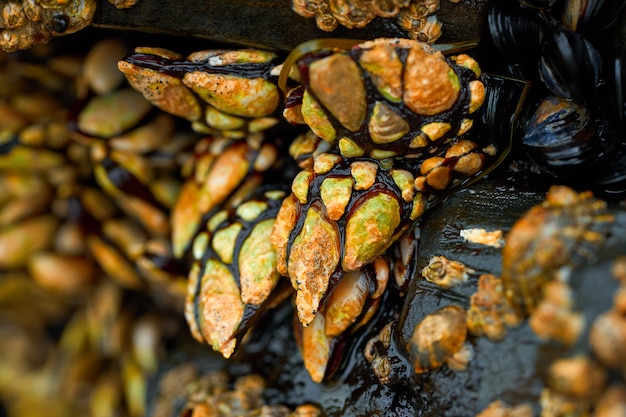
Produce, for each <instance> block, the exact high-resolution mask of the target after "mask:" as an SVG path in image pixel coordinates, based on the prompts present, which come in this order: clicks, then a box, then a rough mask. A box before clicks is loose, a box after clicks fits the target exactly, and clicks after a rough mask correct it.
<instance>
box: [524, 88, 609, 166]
mask: <svg viewBox="0 0 626 417" xmlns="http://www.w3.org/2000/svg"><path fill="white" fill-rule="evenodd" d="M522 143H523V144H524V147H525V149H526V151H527V152H528V154H529V155H530V156H531V157H532V158H533V159H534V160H535V161H536V162H537V163H538V164H539V165H540V167H541V169H543V170H545V171H547V172H549V173H551V174H553V175H557V176H559V175H562V176H565V175H577V174H578V175H579V176H580V175H588V174H589V173H588V172H585V171H584V170H583V168H585V167H589V166H590V165H593V164H594V163H596V162H597V161H598V160H599V157H600V156H601V155H602V154H603V152H602V149H601V145H602V141H601V139H600V137H599V136H598V133H597V128H596V124H595V122H594V121H593V119H592V118H591V115H590V114H589V111H588V110H587V108H586V107H585V106H584V105H582V104H580V103H578V102H575V101H572V100H567V99H563V98H560V97H557V96H548V97H546V98H545V99H544V100H543V101H542V102H541V104H540V105H539V107H538V108H537V110H536V111H535V113H534V114H533V116H532V118H531V119H530V121H529V126H528V128H527V130H526V133H525V135H524V137H523V138H522Z"/></svg>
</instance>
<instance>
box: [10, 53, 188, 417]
mask: <svg viewBox="0 0 626 417" xmlns="http://www.w3.org/2000/svg"><path fill="white" fill-rule="evenodd" d="M66 48H67V44H65V45H58V46H57V47H55V46H54V45H51V46H49V47H48V46H46V47H39V48H38V49H36V50H32V51H27V52H16V53H10V54H8V53H3V54H2V55H1V57H0V62H1V64H0V68H1V70H0V71H1V75H0V138H1V145H0V184H1V186H0V218H1V220H0V288H1V290H0V293H1V296H0V317H1V319H0V328H1V329H2V330H1V331H2V335H3V336H2V338H3V343H2V348H1V351H2V355H1V356H2V359H0V369H1V371H0V375H1V376H0V393H1V394H0V396H1V401H2V404H3V407H4V411H3V412H6V413H7V414H8V415H10V416H24V415H33V414H41V415H50V416H68V415H94V416H113V415H128V416H142V415H143V414H144V412H145V394H146V391H147V387H148V382H147V378H148V377H149V376H150V375H152V374H153V373H154V372H155V371H156V370H157V368H158V366H159V363H160V362H161V361H162V360H163V354H164V351H163V346H164V343H166V341H167V340H173V339H175V338H176V337H179V336H180V335H181V334H183V335H184V334H185V333H184V330H185V329H184V325H183V323H181V320H178V319H176V315H177V314H178V313H179V312H180V310H181V305H182V294H184V276H177V275H176V274H177V273H176V272H175V268H171V269H168V263H167V259H169V258H170V257H169V247H170V244H169V225H168V219H167V212H168V209H167V207H169V206H170V205H171V204H172V203H173V199H174V197H175V196H176V195H177V192H176V190H177V189H178V187H179V185H178V182H179V180H178V179H177V178H176V175H177V174H176V172H177V171H178V170H179V167H180V164H181V163H182V162H183V160H184V159H185V152H184V150H185V149H186V148H188V147H189V146H190V145H191V138H190V137H186V136H185V135H184V134H177V133H175V131H174V120H173V117H171V116H169V115H165V114H160V115H156V114H154V113H153V112H152V109H151V106H150V104H149V103H147V102H145V100H144V99H143V97H141V96H140V95H139V94H137V93H135V92H134V91H132V90H131V89H128V88H126V89H121V87H120V86H121V84H122V83H123V82H124V78H123V77H122V76H121V74H119V73H118V72H117V70H116V67H115V62H116V59H117V58H116V56H123V54H124V53H125V51H126V47H125V46H124V45H123V44H122V43H120V42H116V41H103V42H101V43H99V44H97V45H96V46H94V47H93V49H91V50H89V51H80V49H79V48H72V49H71V52H66V51H64V49H66ZM77 102H88V104H87V105H86V106H85V107H84V108H81V109H80V110H78V109H77V108H76V103H77ZM74 109H76V110H74ZM148 113H152V115H153V116H154V117H151V118H150V120H149V121H147V122H146V123H144V124H138V122H139V121H140V120H141V119H144V118H145V117H146V116H147V115H148ZM68 120H71V121H72V122H71V123H68ZM74 124H76V126H78V129H80V130H81V131H80V132H79V131H78V130H76V129H75V127H74ZM86 132H89V133H86ZM121 167H129V168H128V170H129V171H131V172H133V173H135V174H136V176H137V178H140V179H141V180H142V181H146V182H145V184H148V183H149V184H150V189H149V190H148V189H146V190H145V194H148V191H149V194H150V196H151V197H150V198H151V199H150V200H149V201H146V200H145V199H143V198H142V197H143V196H140V195H138V193H134V190H130V191H129V190H128V189H124V186H123V184H124V181H126V183H128V178H126V179H124V177H123V173H125V172H127V171H126V168H124V169H122V168H121ZM120 175H121V179H120ZM116 176H117V177H116ZM116 178H117V179H116ZM17 381H21V382H19V383H17Z"/></svg>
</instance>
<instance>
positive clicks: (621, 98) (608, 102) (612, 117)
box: [600, 40, 626, 143]
mask: <svg viewBox="0 0 626 417" xmlns="http://www.w3.org/2000/svg"><path fill="white" fill-rule="evenodd" d="M604 78H605V81H606V84H605V85H604V86H603V91H602V93H601V94H602V95H603V97H606V99H605V100H602V101H601V102H600V105H601V107H602V109H603V113H604V114H605V115H606V118H607V119H608V120H609V121H610V122H611V124H612V126H613V127H614V128H615V130H617V131H618V132H619V134H620V135H621V138H622V141H621V142H622V143H626V40H625V41H624V43H622V44H621V45H618V46H617V47H616V48H615V52H613V54H612V55H610V56H609V58H608V59H607V62H606V65H605V66H604Z"/></svg>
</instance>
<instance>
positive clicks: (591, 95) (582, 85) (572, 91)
mask: <svg viewBox="0 0 626 417" xmlns="http://www.w3.org/2000/svg"><path fill="white" fill-rule="evenodd" d="M540 61H541V64H540V71H541V79H542V80H543V82H544V83H545V85H546V87H548V89H550V91H552V92H553V93H554V94H556V95H558V96H561V97H565V98H569V99H577V100H583V101H587V102H592V101H594V99H595V97H596V90H597V88H598V85H599V84H600V71H601V69H602V59H601V57H600V53H599V52H598V51H597V50H596V49H595V48H594V46H593V45H592V44H591V42H589V41H587V40H586V39H585V38H583V37H582V36H581V35H579V34H577V33H576V32H572V31H569V30H560V29H556V30H554V31H551V32H550V33H548V34H546V36H545V46H544V48H543V50H542V52H541V60H540Z"/></svg>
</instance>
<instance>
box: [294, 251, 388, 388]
mask: <svg viewBox="0 0 626 417" xmlns="http://www.w3.org/2000/svg"><path fill="white" fill-rule="evenodd" d="M389 273H390V268H389V262H388V261H387V260H385V259H383V258H377V259H376V260H375V261H374V262H373V263H372V264H369V265H366V266H364V267H363V268H361V269H360V270H358V271H350V272H345V273H342V274H340V275H339V274H336V275H337V276H336V277H333V278H337V283H336V284H335V285H333V286H332V288H331V289H329V291H328V293H327V294H326V295H325V297H324V299H323V300H322V303H321V306H320V308H319V310H318V311H317V313H316V314H315V316H314V318H313V321H312V322H311V323H309V324H308V325H307V326H303V325H302V323H301V322H300V321H299V320H298V319H297V317H294V332H295V335H296V341H297V344H298V346H299V348H300V352H301V355H302V358H303V361H304V366H305V368H306V370H307V371H308V372H309V375H310V376H311V379H312V380H313V381H315V382H322V381H323V380H324V379H327V378H329V377H330V376H332V375H333V374H334V372H335V371H336V370H337V369H336V367H337V365H338V364H339V363H340V358H341V357H342V356H343V354H344V352H343V350H344V349H345V347H344V346H342V345H344V343H342V341H343V340H345V339H346V338H349V337H350V336H351V335H352V334H353V333H354V332H355V331H357V330H358V329H359V328H360V327H362V326H363V325H365V324H367V322H369V320H370V319H371V318H372V317H373V315H374V314H375V313H376V312H377V311H378V307H379V306H380V303H381V301H382V295H383V294H384V292H385V290H386V288H387V283H388V281H389Z"/></svg>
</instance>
